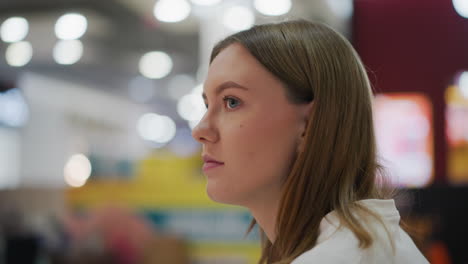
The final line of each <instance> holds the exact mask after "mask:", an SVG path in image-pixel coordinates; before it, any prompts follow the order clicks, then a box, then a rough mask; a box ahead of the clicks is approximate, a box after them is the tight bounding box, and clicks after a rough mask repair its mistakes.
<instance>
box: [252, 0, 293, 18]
mask: <svg viewBox="0 0 468 264" xmlns="http://www.w3.org/2000/svg"><path fill="white" fill-rule="evenodd" d="M254 6H255V9H257V11H258V12H260V13H262V14H264V15H267V16H280V15H284V14H286V13H288V12H289V10H291V6H292V3H291V0H255V1H254Z"/></svg>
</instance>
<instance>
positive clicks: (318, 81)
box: [211, 20, 385, 263]
mask: <svg viewBox="0 0 468 264" xmlns="http://www.w3.org/2000/svg"><path fill="white" fill-rule="evenodd" d="M232 43H240V44H242V45H243V46H244V47H245V48H247V49H248V50H249V51H250V53H251V54H252V55H253V56H254V57H255V58H256V59H257V60H258V61H259V62H260V63H261V64H262V65H263V66H264V67H265V68H266V69H268V70H269V71H270V72H271V73H272V74H273V75H275V76H276V77H278V78H279V79H280V80H281V81H282V82H283V83H284V85H285V91H286V95H287V97H288V98H289V100H290V101H291V102H293V103H297V104H301V103H307V102H310V101H312V100H313V101H314V105H313V109H312V112H311V113H310V119H309V120H310V121H309V123H308V126H307V130H306V134H305V140H304V144H305V145H304V147H303V148H302V150H303V151H302V152H301V153H298V155H297V158H296V160H295V162H294V164H293V166H292V170H291V172H290V174H289V175H288V176H287V178H286V179H285V182H284V185H283V193H282V197H281V201H280V206H279V212H278V216H277V221H276V240H275V241H274V244H272V243H270V241H268V239H266V237H265V235H264V233H263V232H262V246H263V249H262V257H261V260H260V263H289V262H291V261H292V260H293V259H294V258H296V257H297V256H299V255H300V254H302V253H303V252H305V251H307V250H309V249H311V248H312V247H314V246H315V244H316V241H317V237H318V235H319V224H320V221H321V220H322V218H323V217H324V216H325V215H326V214H327V213H329V212H330V211H332V210H336V212H337V213H338V215H339V217H340V219H341V222H342V224H344V225H346V226H347V227H348V228H349V229H350V230H352V231H353V232H354V234H355V235H356V237H357V238H358V240H359V244H360V246H361V247H363V248H366V247H369V246H370V245H371V244H372V235H371V232H370V231H369V230H367V229H366V228H365V227H364V226H363V225H362V224H361V223H360V222H359V221H358V220H357V218H356V216H355V215H353V214H352V213H351V212H358V213H363V214H369V215H371V216H373V217H376V218H377V219H378V220H380V218H379V217H378V216H377V215H375V214H373V213H372V212H371V211H369V210H367V209H366V208H365V207H362V206H360V205H359V204H358V203H354V202H355V201H358V200H361V199H369V198H384V195H385V194H384V193H383V192H382V191H380V190H381V189H380V188H379V186H377V182H379V181H377V180H376V179H377V177H379V175H381V172H382V167H381V166H380V165H379V163H378V161H377V155H376V142H375V135H374V127H373V117H372V97H373V94H372V90H371V86H370V83H369V80H368V77H367V74H366V71H365V69H364V67H363V65H362V63H361V61H360V59H359V56H358V55H357V53H356V52H355V50H354V49H353V47H352V46H351V44H350V43H349V42H348V41H347V40H346V39H345V38H344V37H342V36H341V35H340V34H338V33H337V32H335V31H334V30H332V29H331V28H329V27H328V26H325V25H323V24H317V23H312V22H308V21H305V20H294V21H288V22H282V23H277V24H265V25H258V26H255V27H253V28H251V29H249V30H246V31H242V32H239V33H236V34H234V35H231V36H229V37H227V38H226V39H224V40H222V41H221V42H219V43H218V44H217V45H216V46H215V47H214V49H213V51H212V54H211V61H213V59H214V58H215V57H216V56H217V55H218V54H219V53H220V52H221V50H223V49H224V48H226V47H227V46H229V45H230V44H232ZM254 225H255V220H254V221H253V222H252V224H251V226H250V228H249V231H250V230H251V229H252V227H253V226H254Z"/></svg>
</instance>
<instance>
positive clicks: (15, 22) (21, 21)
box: [0, 17, 29, 42]
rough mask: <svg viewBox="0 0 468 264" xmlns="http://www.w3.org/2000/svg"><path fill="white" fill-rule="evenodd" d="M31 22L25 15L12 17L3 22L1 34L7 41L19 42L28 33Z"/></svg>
mask: <svg viewBox="0 0 468 264" xmlns="http://www.w3.org/2000/svg"><path fill="white" fill-rule="evenodd" d="M28 31H29V24H28V21H27V20H26V19H25V18H23V17H10V18H8V19H7V20H5V21H4V22H3V23H2V27H1V28H0V36H1V38H2V40H3V41H5V42H18V41H21V40H23V39H24V38H25V37H26V35H28Z"/></svg>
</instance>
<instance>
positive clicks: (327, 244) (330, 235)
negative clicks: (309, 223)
mask: <svg viewBox="0 0 468 264" xmlns="http://www.w3.org/2000/svg"><path fill="white" fill-rule="evenodd" d="M362 203H363V204H364V205H366V207H368V208H369V209H372V210H373V211H374V212H376V213H377V214H378V215H380V216H381V217H382V220H383V222H384V223H385V227H384V226H382V225H381V224H380V223H378V221H376V220H375V221H372V219H373V218H369V219H366V221H364V219H361V220H363V222H364V223H366V225H367V228H368V230H369V231H371V233H372V234H373V239H374V241H373V243H372V245H371V246H370V247H369V248H366V249H362V248H360V247H359V241H358V239H357V238H356V236H355V235H354V233H353V232H352V231H351V230H350V229H348V228H346V227H344V226H343V225H340V223H339V218H338V216H337V215H336V213H335V212H331V213H330V214H328V215H327V216H325V217H324V219H323V220H322V222H321V223H320V234H319V237H318V239H317V244H316V245H315V247H313V248H312V249H310V250H308V251H306V252H304V253H303V254H302V255H300V256H299V257H297V258H296V259H295V260H294V261H293V262H292V264H308V263H325V264H335V263H336V264H338V263H415V264H416V263H417V264H419V263H421V264H426V263H429V262H428V261H427V260H426V259H425V258H424V256H423V255H422V254H421V252H420V251H419V250H418V249H417V247H416V246H415V245H414V243H413V241H412V240H411V238H410V237H409V236H408V234H406V232H405V231H404V230H403V229H401V227H400V226H399V220H400V219H399V214H398V211H397V210H396V208H395V207H394V205H393V200H392V201H378V200H367V201H362ZM375 205H378V206H375Z"/></svg>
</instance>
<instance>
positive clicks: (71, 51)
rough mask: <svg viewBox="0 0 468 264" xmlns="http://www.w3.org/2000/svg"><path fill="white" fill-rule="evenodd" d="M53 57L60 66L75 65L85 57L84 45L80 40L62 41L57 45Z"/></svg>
mask: <svg viewBox="0 0 468 264" xmlns="http://www.w3.org/2000/svg"><path fill="white" fill-rule="evenodd" d="M53 56H54V60H55V61H56V62H57V63H58V64H63V65H71V64H74V63H76V62H78V61H79V60H80V59H81V57H82V56H83V44H82V43H81V41H79V40H60V41H58V42H57V44H55V47H54V52H53Z"/></svg>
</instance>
